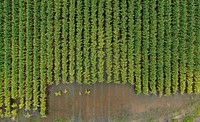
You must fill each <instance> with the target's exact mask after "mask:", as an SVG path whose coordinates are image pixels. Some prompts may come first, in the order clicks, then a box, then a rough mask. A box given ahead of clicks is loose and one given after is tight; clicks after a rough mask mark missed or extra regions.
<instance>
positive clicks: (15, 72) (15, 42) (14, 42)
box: [11, 0, 19, 99]
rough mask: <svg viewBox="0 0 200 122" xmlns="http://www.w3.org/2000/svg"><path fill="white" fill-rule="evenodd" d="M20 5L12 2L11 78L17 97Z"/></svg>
mask: <svg viewBox="0 0 200 122" xmlns="http://www.w3.org/2000/svg"><path fill="white" fill-rule="evenodd" d="M18 5H19V1H18V0H14V1H13V2H12V23H13V24H12V80H11V98H13V99H16V98H17V94H18V92H17V86H18V85H17V84H18V71H19V69H18V51H19V50H18V40H19V31H18V29H19V28H18V26H19V21H18V19H19V18H18V17H19V16H18V8H19V7H18Z"/></svg>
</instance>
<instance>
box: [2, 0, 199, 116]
mask: <svg viewBox="0 0 200 122" xmlns="http://www.w3.org/2000/svg"><path fill="white" fill-rule="evenodd" d="M75 82H76V83H77V85H81V84H82V85H83V84H85V85H88V86H90V85H93V84H96V83H98V84H103V83H104V84H105V83H106V84H107V85H109V83H115V84H120V85H123V84H129V85H130V86H131V87H132V88H133V90H132V92H135V93H136V94H137V95H139V94H145V95H158V96H160V97H161V96H169V95H172V94H176V93H179V94H199V93H200V0H0V116H1V117H12V118H15V117H16V116H17V112H18V111H19V110H20V109H24V110H25V111H30V110H34V111H36V110H38V111H39V112H40V115H41V116H42V117H45V116H46V113H47V111H48V108H47V103H48V100H47V97H48V94H49V92H50V91H49V90H48V88H50V87H51V86H52V85H60V84H63V85H67V84H68V85H70V84H72V83H75ZM65 93H67V91H65ZM87 94H90V91H87ZM57 95H58V96H59V93H57ZM79 95H80V94H79ZM77 109H78V108H77Z"/></svg>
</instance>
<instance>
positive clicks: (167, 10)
mask: <svg viewBox="0 0 200 122" xmlns="http://www.w3.org/2000/svg"><path fill="white" fill-rule="evenodd" d="M164 20H165V22H164V27H165V28H164V87H165V89H164V90H165V95H170V93H171V61H170V60H171V0H165V1H164Z"/></svg>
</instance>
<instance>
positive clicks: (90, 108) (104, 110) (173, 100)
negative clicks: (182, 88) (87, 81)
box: [43, 84, 198, 122]
mask: <svg viewBox="0 0 200 122" xmlns="http://www.w3.org/2000/svg"><path fill="white" fill-rule="evenodd" d="M64 89H68V93H67V94H62V95H61V96H57V97H56V96H55V94H54V93H55V92H56V91H58V90H61V91H62V90H64ZM86 89H90V91H91V94H90V95H85V93H84V92H85V90H86ZM79 92H81V95H80V94H79ZM195 97H198V96H189V95H179V94H176V95H173V96H168V97H158V96H152V95H148V96H147V95H136V94H135V93H134V91H133V88H132V86H130V85H128V84H127V85H122V84H120V85H114V84H109V85H108V84H96V85H91V86H86V85H81V86H80V85H78V84H70V85H60V86H53V88H52V92H51V93H50V94H49V100H48V101H49V106H48V110H49V111H48V116H47V118H46V119H43V121H44V122H50V120H53V119H55V118H58V117H62V118H65V119H69V118H74V119H75V120H77V121H83V120H85V121H98V120H99V121H109V120H111V119H115V118H117V119H123V118H130V119H131V120H139V119H140V118H141V117H147V118H148V116H150V117H151V118H157V119H163V118H166V117H167V116H169V115H170V113H172V112H174V111H176V110H178V109H180V108H181V107H184V106H186V105H187V104H189V103H190V101H191V99H192V98H195Z"/></svg>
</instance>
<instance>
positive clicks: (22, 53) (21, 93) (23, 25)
mask: <svg viewBox="0 0 200 122" xmlns="http://www.w3.org/2000/svg"><path fill="white" fill-rule="evenodd" d="M25 13H26V10H25V2H24V1H20V3H19V69H20V70H19V98H20V104H19V108H20V109H21V108H23V106H24V96H25V90H24V89H25V86H24V85H25V41H26V40H25V37H26V36H25V34H24V33H25V31H26V30H25V29H26V23H25V21H26V17H25Z"/></svg>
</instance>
